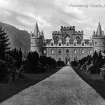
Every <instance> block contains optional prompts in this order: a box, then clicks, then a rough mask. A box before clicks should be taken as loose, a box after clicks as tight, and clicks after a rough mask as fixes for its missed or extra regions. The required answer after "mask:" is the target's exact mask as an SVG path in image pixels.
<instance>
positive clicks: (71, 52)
mask: <svg viewBox="0 0 105 105" xmlns="http://www.w3.org/2000/svg"><path fill="white" fill-rule="evenodd" d="M83 35H84V32H83V31H76V29H75V26H70V27H63V26H61V28H60V30H59V31H54V32H53V33H52V39H45V38H44V34H43V31H42V32H40V31H39V28H38V24H37V23H36V27H35V30H34V32H33V33H32V35H31V51H37V52H38V53H39V55H45V56H48V57H52V58H54V59H55V60H56V61H58V60H59V61H64V62H65V63H66V64H67V63H68V62H70V61H72V60H74V59H81V58H83V57H85V56H87V55H91V54H93V52H94V51H104V50H105V35H104V32H103V30H102V28H101V25H100V23H99V24H98V27H97V30H96V31H94V32H93V35H92V38H91V39H84V38H83Z"/></svg>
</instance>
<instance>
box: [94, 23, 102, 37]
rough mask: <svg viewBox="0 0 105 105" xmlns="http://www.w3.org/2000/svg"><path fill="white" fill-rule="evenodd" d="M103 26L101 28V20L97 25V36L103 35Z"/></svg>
mask: <svg viewBox="0 0 105 105" xmlns="http://www.w3.org/2000/svg"><path fill="white" fill-rule="evenodd" d="M102 33H103V32H102V28H101V24H100V22H99V24H98V27H97V31H96V35H97V36H102Z"/></svg>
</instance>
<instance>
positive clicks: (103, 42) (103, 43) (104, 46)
mask: <svg viewBox="0 0 105 105" xmlns="http://www.w3.org/2000/svg"><path fill="white" fill-rule="evenodd" d="M92 40H93V45H94V51H104V50H105V35H104V32H103V31H102V28H101V24H100V22H99V24H98V27H97V31H96V32H95V31H94V32H93V36H92Z"/></svg>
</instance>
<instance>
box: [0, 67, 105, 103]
mask: <svg viewBox="0 0 105 105" xmlns="http://www.w3.org/2000/svg"><path fill="white" fill-rule="evenodd" d="M0 105H105V100H104V99H103V98H102V97H101V96H100V95H99V94H98V93H96V91H95V90H94V89H93V88H91V87H90V86H89V85H88V84H87V83H86V82H84V81H83V80H82V79H81V78H80V77H79V76H78V75H77V74H76V73H75V72H74V70H73V69H72V68H71V67H69V66H66V67H64V68H62V69H61V70H60V71H58V72H57V73H55V74H54V75H52V76H50V77H49V78H47V79H45V80H43V81H41V82H39V83H38V84H36V85H34V86H31V87H29V88H27V89H25V90H23V91H22V92H20V93H18V94H17V95H15V96H13V97H11V98H10V99H8V100H6V101H5V102H3V103H1V104H0Z"/></svg>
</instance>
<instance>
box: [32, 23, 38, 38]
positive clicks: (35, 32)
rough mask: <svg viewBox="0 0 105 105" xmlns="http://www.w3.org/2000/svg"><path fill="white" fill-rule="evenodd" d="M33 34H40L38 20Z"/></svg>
mask: <svg viewBox="0 0 105 105" xmlns="http://www.w3.org/2000/svg"><path fill="white" fill-rule="evenodd" d="M33 34H34V35H35V37H38V36H39V27H38V23H37V22H36V25H35V28H34V33H33Z"/></svg>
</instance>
